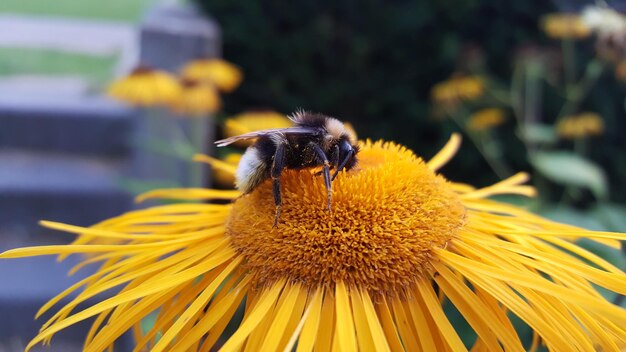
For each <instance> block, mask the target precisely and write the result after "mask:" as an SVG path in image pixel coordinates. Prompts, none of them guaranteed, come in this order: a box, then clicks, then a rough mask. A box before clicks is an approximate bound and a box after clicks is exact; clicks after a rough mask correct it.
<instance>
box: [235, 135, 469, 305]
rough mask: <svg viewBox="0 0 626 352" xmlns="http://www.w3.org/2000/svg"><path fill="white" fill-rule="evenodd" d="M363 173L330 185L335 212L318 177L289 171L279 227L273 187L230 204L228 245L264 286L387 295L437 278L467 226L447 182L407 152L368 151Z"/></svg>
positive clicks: (388, 147)
mask: <svg viewBox="0 0 626 352" xmlns="http://www.w3.org/2000/svg"><path fill="white" fill-rule="evenodd" d="M358 158H359V163H358V166H357V167H356V168H355V169H354V170H353V171H351V172H348V173H345V174H342V175H340V176H339V177H337V179H336V180H335V181H334V182H333V184H332V186H333V199H332V211H331V212H329V211H328V209H327V207H326V191H325V189H324V185H323V179H322V177H321V176H318V175H316V173H315V172H314V171H313V170H302V171H294V170H287V171H285V172H284V173H283V175H282V178H281V182H282V189H283V208H282V214H281V217H280V223H279V225H278V227H276V228H272V225H273V221H274V211H275V206H274V199H273V196H272V187H271V182H269V181H267V182H265V183H264V184H262V185H261V186H259V187H258V188H257V189H256V190H255V191H254V192H252V193H251V194H249V195H246V196H243V197H241V198H239V199H238V200H237V201H236V202H235V203H234V205H233V209H232V211H231V214H230V216H229V218H228V220H227V222H226V231H227V234H228V235H229V236H230V238H231V240H232V245H233V246H234V247H235V248H236V249H237V251H238V252H239V253H240V254H241V255H242V256H243V257H244V258H245V267H246V269H248V270H249V271H250V273H251V274H252V276H253V278H254V280H255V281H256V283H257V284H259V285H264V284H267V283H270V282H274V281H275V280H278V279H288V280H292V281H298V282H301V283H304V284H305V285H307V286H310V287H319V286H327V287H334V284H335V283H336V282H338V281H343V282H346V283H347V284H353V285H358V286H359V287H364V288H367V289H368V290H369V291H370V292H374V293H381V294H402V292H403V290H404V288H407V287H411V286H413V284H414V283H415V282H416V281H417V280H419V279H420V278H421V277H423V274H424V273H425V272H427V271H429V270H431V266H430V262H431V261H432V260H433V255H432V251H433V250H434V249H436V248H443V247H445V246H446V245H447V243H448V242H449V241H450V240H451V239H452V238H454V237H455V236H456V234H457V233H458V232H459V230H460V229H461V227H462V226H463V225H464V223H465V208H464V206H463V205H462V203H461V201H460V200H459V198H458V197H457V195H456V194H455V193H454V192H453V191H452V190H451V189H450V187H449V186H448V184H447V181H446V180H445V179H444V178H443V177H441V176H438V175H435V174H434V173H433V172H432V171H431V170H430V169H429V168H428V167H427V166H426V164H425V163H424V162H423V161H422V160H421V159H420V158H417V157H416V156H415V155H414V154H413V153H412V152H410V151H408V150H407V149H405V148H404V147H401V146H398V145H395V144H393V143H382V142H376V143H370V142H366V143H363V145H362V149H361V152H360V153H359V155H358Z"/></svg>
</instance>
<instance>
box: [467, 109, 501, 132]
mask: <svg viewBox="0 0 626 352" xmlns="http://www.w3.org/2000/svg"><path fill="white" fill-rule="evenodd" d="M504 121H506V117H505V116H504V111H502V109H498V108H489V109H482V110H478V111H476V112H475V113H473V114H471V115H470V117H469V119H468V120H467V128H469V129H470V130H472V131H477V132H481V131H487V130H490V129H492V128H494V127H497V126H500V125H501V124H503V123H504Z"/></svg>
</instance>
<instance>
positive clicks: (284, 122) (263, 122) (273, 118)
mask: <svg viewBox="0 0 626 352" xmlns="http://www.w3.org/2000/svg"><path fill="white" fill-rule="evenodd" d="M292 125H293V122H291V120H289V119H288V118H287V116H285V114H281V113H278V112H276V111H272V110H254V111H246V112H243V113H241V114H238V115H235V116H232V117H229V118H227V119H226V121H224V137H225V138H228V137H233V136H238V135H240V134H244V133H248V132H253V131H259V130H265V129H269V128H285V127H290V126H292ZM252 143H254V140H244V141H237V142H236V143H234V145H236V146H239V147H245V146H248V145H251V144H252Z"/></svg>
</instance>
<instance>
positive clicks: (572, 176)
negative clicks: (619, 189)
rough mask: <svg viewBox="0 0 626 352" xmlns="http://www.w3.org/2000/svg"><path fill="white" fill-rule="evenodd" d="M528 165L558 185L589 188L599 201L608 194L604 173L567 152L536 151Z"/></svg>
mask: <svg viewBox="0 0 626 352" xmlns="http://www.w3.org/2000/svg"><path fill="white" fill-rule="evenodd" d="M529 160H530V163H531V164H532V165H533V166H534V167H535V169H537V171H539V172H540V173H541V174H543V175H544V176H545V177H546V178H548V179H549V180H551V181H554V182H557V183H559V184H563V185H568V186H575V187H583V188H589V189H590V190H591V191H592V192H593V194H594V195H595V196H596V197H598V198H599V199H605V198H606V196H607V193H608V186H607V181H606V175H605V174H604V171H603V170H602V169H601V168H600V167H598V166H597V165H596V164H595V163H593V162H592V161H590V160H588V159H585V158H583V157H581V156H579V155H577V154H574V153H572V152H567V151H554V152H547V151H538V152H535V153H533V154H531V155H530V159H529Z"/></svg>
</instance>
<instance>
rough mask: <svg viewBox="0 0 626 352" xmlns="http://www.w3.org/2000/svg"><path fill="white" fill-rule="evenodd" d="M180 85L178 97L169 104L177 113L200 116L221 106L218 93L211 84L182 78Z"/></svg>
mask: <svg viewBox="0 0 626 352" xmlns="http://www.w3.org/2000/svg"><path fill="white" fill-rule="evenodd" d="M181 86H182V93H181V95H180V98H179V99H178V100H176V101H174V102H173V103H172V105H171V108H172V110H174V111H176V112H177V113H179V114H182V115H189V116H202V115H206V114H209V113H214V112H217V111H218V110H219V109H220V108H221V107H222V101H221V99H220V95H219V93H218V92H217V90H216V89H215V87H214V86H213V85H212V84H210V83H206V82H201V81H192V80H187V79H184V80H183V81H182V82H181Z"/></svg>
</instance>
